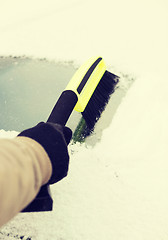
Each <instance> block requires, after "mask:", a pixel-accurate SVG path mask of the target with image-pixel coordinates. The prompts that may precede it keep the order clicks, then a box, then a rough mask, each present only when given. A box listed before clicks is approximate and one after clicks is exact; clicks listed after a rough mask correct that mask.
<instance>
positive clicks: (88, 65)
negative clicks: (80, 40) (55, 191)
mask: <svg viewBox="0 0 168 240" xmlns="http://www.w3.org/2000/svg"><path fill="white" fill-rule="evenodd" d="M118 79H119V78H118V76H116V75H114V74H112V73H110V72H108V71H107V70H106V65H105V62H104V60H103V58H101V57H92V58H90V59H89V60H88V61H86V62H85V63H84V64H83V65H82V66H81V67H80V68H79V69H78V70H77V72H76V73H75V74H74V76H73V77H72V79H71V80H70V82H69V83H68V85H67V87H66V88H65V90H64V91H63V92H62V94H61V96H60V97H59V99H58V101H57V102H56V104H55V106H54V108H53V110H52V112H51V114H50V116H49V118H48V120H47V122H52V123H58V124H61V125H64V126H65V125H66V123H67V121H68V119H69V117H70V115H71V113H72V111H73V110H76V111H78V112H81V113H82V116H83V118H82V120H81V122H80V123H79V125H78V127H77V130H76V131H75V132H79V133H78V134H77V133H75V134H74V135H75V137H74V139H75V141H80V140H81V137H82V138H85V137H86V136H88V135H89V134H90V133H91V132H92V131H93V129H94V126H95V123H96V122H97V121H98V119H99V118H100V116H101V113H102V112H103V110H104V108H105V106H106V104H107V103H108V100H109V98H110V95H111V94H112V93H113V92H114V89H115V86H116V84H117V82H118ZM52 205H53V200H52V198H51V194H50V188H49V185H47V184H46V185H44V186H42V187H41V190H40V192H39V193H38V195H37V197H36V198H35V199H34V201H33V202H32V203H30V204H29V205H28V207H26V208H25V209H24V210H23V212H39V211H51V210H52Z"/></svg>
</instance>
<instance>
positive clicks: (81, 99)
mask: <svg viewBox="0 0 168 240" xmlns="http://www.w3.org/2000/svg"><path fill="white" fill-rule="evenodd" d="M105 71H106V65H105V62H104V60H103V59H102V58H101V57H92V58H90V59H89V60H88V61H87V62H85V63H84V64H83V65H82V66H81V67H80V68H79V69H78V70H77V72H76V73H75V74H74V76H73V77H72V79H71V80H70V82H69V83H68V85H67V87H66V89H65V90H71V91H73V92H75V93H76V95H77V96H78V102H77V104H76V106H75V108H74V110H76V111H78V112H83V111H84V110H85V108H86V106H87V104H88V102H89V100H90V98H91V96H92V94H93V93H94V91H95V89H96V87H97V85H98V83H99V82H100V80H101V78H102V76H103V75H104V73H105Z"/></svg>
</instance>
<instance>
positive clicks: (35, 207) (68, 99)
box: [22, 90, 78, 212]
mask: <svg viewBox="0 0 168 240" xmlns="http://www.w3.org/2000/svg"><path fill="white" fill-rule="evenodd" d="M77 101H78V97H77V95H76V93H74V92H73V91H71V90H65V91H64V92H63V93H62V94H61V96H60V97H59V99H58V101H57V102H56V104H55V106H54V108H53V110H52V112H51V114H50V116H49V118H48V120H47V122H52V123H59V124H61V125H64V126H65V124H66V122H67V121H68V118H69V117H70V115H71V113H72V111H73V109H74V107H75V105H76V103H77ZM52 205H53V200H52V197H51V194H50V187H49V185H48V184H46V185H44V186H42V187H41V189H40V191H39V193H38V195H37V196H36V198H35V199H34V200H33V201H32V202H31V203H30V204H29V205H28V206H27V207H26V208H25V209H23V210H22V212H41V211H52Z"/></svg>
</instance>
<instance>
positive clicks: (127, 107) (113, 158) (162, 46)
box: [0, 0, 168, 240]
mask: <svg viewBox="0 0 168 240" xmlns="http://www.w3.org/2000/svg"><path fill="white" fill-rule="evenodd" d="M167 8H168V2H167V1H166V0H152V1H151V0H141V1H139V0H138V1H133V0H128V1H124V0H118V1H113V0H104V1H94V0H89V1H87V0H85V1H77V0H48V1H39V0H36V1H33V0H29V1H23V0H15V1H10V0H6V1H3V2H2V1H1V8H0V33H1V38H0V46H1V49H0V55H6V56H7V55H15V56H20V55H26V56H32V57H35V58H36V57H45V58H47V59H54V60H56V61H57V60H65V61H69V60H74V61H75V62H77V63H78V64H80V63H82V62H83V61H85V60H86V59H87V58H88V57H90V56H92V55H99V54H100V55H101V56H102V57H104V59H105V61H106V63H107V65H108V66H111V65H112V66H113V68H114V69H118V70H119V71H127V72H130V73H131V74H132V73H133V74H136V76H137V78H136V80H135V82H134V84H133V85H132V86H131V88H130V89H129V90H128V92H127V94H126V96H125V97H124V99H123V100H122V103H121V104H120V106H119V107H118V109H117V112H116V113H115V116H114V118H113V120H112V122H111V124H110V126H109V127H108V128H107V129H105V130H104V132H103V135H102V137H101V141H100V142H98V143H97V144H96V146H94V147H93V148H92V147H89V146H88V147H87V146H85V145H79V144H77V145H70V147H69V148H70V155H71V162H70V169H69V175H68V177H67V178H66V179H64V180H63V181H61V182H60V183H58V184H55V185H54V186H53V187H52V192H53V198H54V211H53V212H52V213H39V214H37V213H33V214H18V216H17V217H16V218H15V219H14V220H12V221H11V222H10V223H9V224H8V225H7V226H5V228H3V229H2V233H1V234H0V239H13V238H14V237H15V238H17V236H25V238H24V239H27V238H26V236H27V237H32V239H33V240H34V239H37V240H39V239H40V240H42V239H50V240H52V239H53V240H54V239H62V240H67V239H70V240H83V239H84V240H90V239H94V240H102V239H106V240H111V239H116V240H125V239H129V240H149V239H152V240H155V239H156V240H161V239H162V240H167V239H168V149H167V145H168V127H167V123H168V111H167V103H168V94H167V93H168V82H167V80H168V73H167V54H168V47H167V42H168V15H167V10H168V9H167ZM11 130H14V129H11ZM16 134H17V133H16V132H11V133H10V132H5V131H4V130H1V131H0V136H1V137H13V136H14V135H16ZM7 135H8V136H7ZM5 233H8V236H7V234H5ZM18 239H19V237H18Z"/></svg>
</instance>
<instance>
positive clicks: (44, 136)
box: [18, 122, 72, 184]
mask: <svg viewBox="0 0 168 240" xmlns="http://www.w3.org/2000/svg"><path fill="white" fill-rule="evenodd" d="M18 136H25V137H29V138H32V139H34V140H35V141H37V142H38V143H40V144H41V145H42V147H43V148H44V149H45V151H46V152H47V154H48V156H49V158H50V161H51V163H52V176H51V178H50V180H49V182H48V183H49V184H53V183H56V182H58V181H60V180H61V179H62V178H64V177H66V176H67V173H68V166H69V154H68V149H67V145H68V144H69V142H70V140H71V137H72V131H71V130H70V129H69V128H68V127H64V126H61V125H59V124H54V123H49V122H48V123H43V122H41V123H39V124H37V125H36V126H35V127H33V128H30V129H27V130H24V131H23V132H21V133H20V134H19V135H18Z"/></svg>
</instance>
